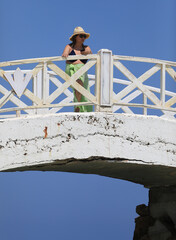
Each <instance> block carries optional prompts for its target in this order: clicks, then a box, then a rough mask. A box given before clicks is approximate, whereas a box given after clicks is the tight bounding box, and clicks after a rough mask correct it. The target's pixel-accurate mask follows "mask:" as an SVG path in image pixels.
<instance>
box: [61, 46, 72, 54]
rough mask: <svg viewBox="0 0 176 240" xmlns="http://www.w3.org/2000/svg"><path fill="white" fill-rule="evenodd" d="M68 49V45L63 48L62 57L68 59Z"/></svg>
mask: <svg viewBox="0 0 176 240" xmlns="http://www.w3.org/2000/svg"><path fill="white" fill-rule="evenodd" d="M70 49H71V47H70V46H69V45H67V46H66V47H65V48H64V51H63V53H62V57H68V55H69V53H70Z"/></svg>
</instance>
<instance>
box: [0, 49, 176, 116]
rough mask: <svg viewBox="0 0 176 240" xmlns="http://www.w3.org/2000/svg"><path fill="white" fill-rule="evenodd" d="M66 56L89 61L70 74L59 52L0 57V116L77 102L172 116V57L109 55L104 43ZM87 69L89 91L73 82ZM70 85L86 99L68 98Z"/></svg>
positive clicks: (175, 109)
mask: <svg viewBox="0 0 176 240" xmlns="http://www.w3.org/2000/svg"><path fill="white" fill-rule="evenodd" d="M67 59H68V60H73V59H89V61H88V62H87V63H86V64H85V65H84V66H83V67H82V68H81V69H79V70H78V71H77V72H76V73H75V74H74V75H73V76H72V77H70V76H68V75H67V74H66V73H65V71H64V70H62V69H64V68H65V66H64V65H65V60H66V59H65V58H63V57H47V58H35V59H26V60H16V61H8V62H1V63H0V79H1V82H0V118H9V117H14V116H18V117H19V116H21V115H24V114H30V115H31V114H32V115H33V114H48V113H57V112H59V111H73V108H71V106H77V105H93V106H94V107H95V108H94V110H95V111H108V112H125V113H130V114H144V115H147V114H153V115H158V116H164V117H175V115H176V91H175V90H176V70H175V68H176V62H170V61H164V60H157V59H151V58H141V57H128V56H119V55H112V52H111V51H110V50H106V49H102V50H100V51H99V52H98V53H97V54H91V55H87V56H83V55H81V56H69V57H68V58H67ZM63 63H64V65H63ZM135 64H137V65H135ZM139 64H142V65H140V66H139ZM31 65H32V66H31ZM59 65H61V66H59ZM62 65H63V66H62ZM24 67H25V68H28V70H26V69H24ZM9 68H10V69H9ZM94 68H95V69H94ZM29 69H32V70H29ZM129 69H130V70H129ZM146 69H147V70H146ZM87 71H88V73H89V72H90V71H93V74H89V75H88V76H89V83H90V87H91V92H89V91H87V90H86V89H85V88H83V87H82V86H81V85H80V84H78V83H77V82H76V80H77V79H78V78H79V77H80V76H81V75H82V74H84V73H85V72H87ZM132 72H133V73H132ZM141 73H142V74H141ZM135 75H138V77H136V76H135ZM144 82H145V84H144ZM73 88H74V89H76V90H77V91H79V92H80V93H81V94H82V95H84V96H85V97H86V98H87V102H84V103H82V102H81V103H78V102H77V103H75V102H73Z"/></svg>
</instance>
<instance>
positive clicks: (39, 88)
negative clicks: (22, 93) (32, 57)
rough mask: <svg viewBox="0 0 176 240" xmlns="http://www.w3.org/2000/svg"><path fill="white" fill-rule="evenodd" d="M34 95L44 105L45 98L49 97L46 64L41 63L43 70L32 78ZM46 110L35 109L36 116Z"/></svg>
mask: <svg viewBox="0 0 176 240" xmlns="http://www.w3.org/2000/svg"><path fill="white" fill-rule="evenodd" d="M33 92H34V94H35V95H36V96H37V97H38V98H40V99H41V100H43V104H45V103H46V98H47V97H48V96H49V76H48V73H47V63H46V62H44V63H43V69H42V70H41V71H40V72H39V73H38V74H37V76H35V77H34V80H33ZM47 111H48V109H46V108H44V109H36V114H44V113H46V112H47Z"/></svg>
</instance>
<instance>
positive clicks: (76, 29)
mask: <svg viewBox="0 0 176 240" xmlns="http://www.w3.org/2000/svg"><path fill="white" fill-rule="evenodd" d="M78 34H85V35H86V39H87V38H89V37H90V34H89V33H86V32H85V31H84V29H83V28H82V27H76V28H75V29H74V32H73V35H72V36H71V37H70V38H69V39H70V41H72V38H73V37H74V36H75V35H78Z"/></svg>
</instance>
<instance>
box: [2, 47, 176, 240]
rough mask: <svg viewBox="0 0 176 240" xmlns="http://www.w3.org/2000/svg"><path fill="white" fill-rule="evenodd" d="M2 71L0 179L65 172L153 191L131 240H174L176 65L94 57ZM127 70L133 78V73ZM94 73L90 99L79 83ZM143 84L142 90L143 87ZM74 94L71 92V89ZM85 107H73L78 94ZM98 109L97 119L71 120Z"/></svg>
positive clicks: (34, 62)
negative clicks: (70, 69) (68, 64)
mask: <svg viewBox="0 0 176 240" xmlns="http://www.w3.org/2000/svg"><path fill="white" fill-rule="evenodd" d="M78 58H82V59H84V58H86V59H87V58H88V59H89V61H88V63H86V64H85V66H84V67H82V68H81V69H80V70H79V71H77V72H76V73H75V74H74V75H73V76H72V77H70V76H68V75H67V74H66V73H65V72H64V70H62V69H63V65H62V64H63V61H65V59H64V58H62V57H58V56H57V57H48V58H36V59H25V60H16V61H9V62H2V63H0V78H1V83H0V133H1V134H0V171H8V172H13V171H29V170H39V171H64V172H76V173H85V174H99V175H103V176H108V177H113V178H118V179H124V180H128V181H132V182H134V183H139V184H143V185H144V186H145V187H147V188H150V192H149V206H138V207H137V213H138V214H139V215H140V216H139V217H138V218H137V219H136V229H135V233H134V240H140V239H151V240H158V239H163V240H165V239H176V229H175V225H176V216H175V214H174V212H175V209H176V199H175V196H176V188H175V185H176V134H175V133H176V119H175V116H176V93H175V91H173V90H175V81H176V63H175V62H170V61H164V60H158V59H151V58H150V59H149V58H140V57H128V56H118V55H113V54H112V52H111V51H110V50H106V49H102V50H100V51H99V52H98V53H97V54H92V55H87V56H69V57H68V59H70V60H73V59H78ZM129 69H130V70H129ZM87 71H89V72H88V73H89V75H88V76H89V82H90V86H91V92H88V91H87V90H86V89H84V88H83V87H82V86H81V85H79V84H78V83H77V82H76V80H77V79H78V78H79V77H80V76H81V75H82V74H83V73H85V72H87ZM144 82H145V83H144ZM71 87H72V88H71ZM73 88H74V89H76V90H78V91H79V92H80V93H81V94H82V95H84V96H85V97H86V98H87V100H88V101H87V102H84V103H75V102H73V90H72V89H73ZM78 105H93V106H94V112H91V113H73V106H78Z"/></svg>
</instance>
